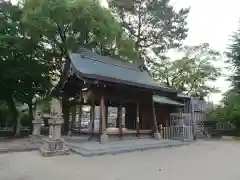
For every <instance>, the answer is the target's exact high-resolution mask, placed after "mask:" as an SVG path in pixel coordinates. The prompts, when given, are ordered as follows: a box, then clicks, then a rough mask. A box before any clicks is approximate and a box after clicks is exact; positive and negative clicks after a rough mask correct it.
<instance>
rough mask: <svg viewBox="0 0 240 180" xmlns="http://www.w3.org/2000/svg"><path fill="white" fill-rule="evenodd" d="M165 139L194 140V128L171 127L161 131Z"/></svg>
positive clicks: (163, 128)
mask: <svg viewBox="0 0 240 180" xmlns="http://www.w3.org/2000/svg"><path fill="white" fill-rule="evenodd" d="M160 132H161V135H162V138H163V139H180V140H184V139H191V138H193V128H192V126H184V125H183V126H169V127H161V129H160Z"/></svg>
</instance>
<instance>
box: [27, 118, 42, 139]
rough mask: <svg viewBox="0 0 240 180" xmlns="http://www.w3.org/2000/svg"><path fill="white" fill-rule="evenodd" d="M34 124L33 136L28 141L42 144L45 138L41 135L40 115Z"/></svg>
mask: <svg viewBox="0 0 240 180" xmlns="http://www.w3.org/2000/svg"><path fill="white" fill-rule="evenodd" d="M32 123H33V131H32V135H30V136H29V139H28V141H29V142H30V143H39V142H42V138H43V136H42V135H41V125H42V119H41V116H40V114H38V115H37V116H36V118H35V120H34V121H33V122H32Z"/></svg>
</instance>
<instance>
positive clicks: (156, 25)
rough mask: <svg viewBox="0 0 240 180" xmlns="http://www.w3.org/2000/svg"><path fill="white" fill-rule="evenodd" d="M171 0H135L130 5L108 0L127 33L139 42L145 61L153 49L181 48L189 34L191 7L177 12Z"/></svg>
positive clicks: (139, 49)
mask: <svg viewBox="0 0 240 180" xmlns="http://www.w3.org/2000/svg"><path fill="white" fill-rule="evenodd" d="M169 1H170V0H134V1H130V2H133V4H132V6H129V7H126V3H125V4H123V1H122V0H109V1H108V2H109V6H110V8H111V10H112V12H113V14H114V15H115V17H116V18H117V20H118V21H119V22H120V23H121V25H122V26H123V27H124V29H125V32H126V34H127V35H128V36H129V37H130V38H131V39H133V40H134V41H135V49H136V50H137V51H139V52H140V55H141V59H142V63H144V60H149V59H151V58H149V56H148V55H149V54H148V52H149V50H151V49H152V48H158V49H159V51H161V52H164V51H166V50H168V49H171V48H176V47H179V45H181V42H182V40H184V39H185V38H186V37H187V31H188V29H187V28H186V24H187V22H186V18H187V15H188V13H189V8H186V9H185V8H183V9H180V10H179V11H176V10H175V9H174V8H173V6H171V5H170V4H169ZM124 2H126V1H124ZM127 5H129V3H127Z"/></svg>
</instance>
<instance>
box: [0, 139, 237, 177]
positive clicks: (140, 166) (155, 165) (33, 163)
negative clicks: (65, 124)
mask: <svg viewBox="0 0 240 180" xmlns="http://www.w3.org/2000/svg"><path fill="white" fill-rule="evenodd" d="M239 164H240V141H199V142H197V143H193V144H192V145H189V146H182V147H173V148H167V149H160V150H149V151H143V152H134V153H127V154H119V155H106V156H99V157H91V158H84V157H81V156H79V155H75V154H72V155H69V156H63V157H52V158H43V157H41V156H40V154H39V153H38V152H37V151H34V152H23V153H8V154H1V155H0V179H1V180H54V179H56V180H68V179H69V180H79V179H82V180H160V179H161V180H239V177H240V170H239Z"/></svg>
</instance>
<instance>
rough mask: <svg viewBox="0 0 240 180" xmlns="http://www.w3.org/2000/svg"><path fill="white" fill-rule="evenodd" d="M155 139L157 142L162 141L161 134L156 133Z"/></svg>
mask: <svg viewBox="0 0 240 180" xmlns="http://www.w3.org/2000/svg"><path fill="white" fill-rule="evenodd" d="M154 139H155V140H162V137H161V134H160V133H154Z"/></svg>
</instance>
